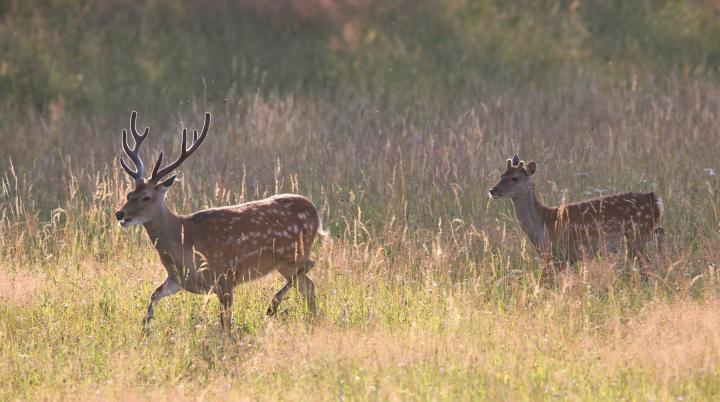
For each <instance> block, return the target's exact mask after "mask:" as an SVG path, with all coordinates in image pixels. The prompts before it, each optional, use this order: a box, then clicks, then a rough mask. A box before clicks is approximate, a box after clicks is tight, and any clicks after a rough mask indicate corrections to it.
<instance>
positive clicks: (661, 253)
mask: <svg viewBox="0 0 720 402" xmlns="http://www.w3.org/2000/svg"><path fill="white" fill-rule="evenodd" d="M653 233H654V234H655V243H657V249H658V257H659V258H660V264H661V265H663V266H664V265H665V251H666V249H665V229H663V228H661V227H657V228H655V230H654V231H653Z"/></svg>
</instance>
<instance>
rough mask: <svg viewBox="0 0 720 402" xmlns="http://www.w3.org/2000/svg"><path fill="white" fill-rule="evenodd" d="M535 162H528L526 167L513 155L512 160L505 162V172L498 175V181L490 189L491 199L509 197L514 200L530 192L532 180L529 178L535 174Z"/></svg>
mask: <svg viewBox="0 0 720 402" xmlns="http://www.w3.org/2000/svg"><path fill="white" fill-rule="evenodd" d="M536 167H537V166H536V164H535V162H528V163H527V165H526V164H525V162H524V161H521V160H520V157H519V156H517V154H515V156H513V157H512V159H508V160H507V165H506V168H505V172H504V173H503V174H501V175H500V181H499V182H498V184H496V185H495V186H494V187H492V188H491V189H490V192H489V194H490V196H491V197H492V198H501V197H510V198H516V197H519V196H521V195H522V194H525V193H527V192H529V191H532V180H531V178H530V176H532V175H533V173H535V168H536Z"/></svg>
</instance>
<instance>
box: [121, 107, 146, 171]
mask: <svg viewBox="0 0 720 402" xmlns="http://www.w3.org/2000/svg"><path fill="white" fill-rule="evenodd" d="M136 121H137V112H136V111H134V110H133V112H132V114H130V131H131V132H132V136H133V139H134V140H135V147H134V148H132V149H131V148H130V146H129V145H128V139H127V131H126V130H125V129H123V130H122V136H123V143H122V145H123V149H124V150H125V153H126V154H127V156H128V157H130V160H132V161H133V163H134V164H135V169H136V170H132V169H130V167H129V166H128V165H127V164H126V163H125V160H124V159H123V158H122V157H121V158H120V165H122V167H123V169H125V171H126V172H127V174H129V175H130V177H132V178H133V179H135V180H142V177H143V173H144V172H145V167H144V166H143V163H142V160H141V159H140V155H139V154H140V146H142V143H143V141H145V139H146V138H147V136H148V132H149V131H150V128H149V127H145V131H144V132H143V133H142V135H140V134H138V131H137V127H136V126H135V123H136Z"/></svg>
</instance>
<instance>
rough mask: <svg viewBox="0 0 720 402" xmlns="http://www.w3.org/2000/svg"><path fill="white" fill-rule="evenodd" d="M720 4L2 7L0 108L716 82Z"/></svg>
mask: <svg viewBox="0 0 720 402" xmlns="http://www.w3.org/2000/svg"><path fill="white" fill-rule="evenodd" d="M719 10H720V2H718V1H708V0H689V1H650V0H634V1H619V0H532V1H529V0H520V1H505V0H474V1H470V0H395V1H385V0H280V1H261V0H238V1H231V0H186V1H180V0H174V1H173V0H170V1H165V0H163V1H159V0H155V1H153V0H149V1H130V0H106V1H102V2H98V1H91V0H81V1H70V0H42V1H39V0H0V93H1V94H2V98H1V99H0V105H1V106H0V107H2V109H3V110H5V111H26V110H28V109H32V110H35V111H39V112H40V113H44V112H47V111H51V110H52V108H61V109H70V110H72V111H73V112H74V113H81V114H83V115H86V116H97V115H98V114H102V113H104V112H108V111H112V110H116V109H118V108H120V109H122V110H123V113H125V112H126V109H127V108H128V107H129V105H132V107H134V108H138V109H142V110H145V111H148V112H153V113H169V112H173V111H177V110H178V105H182V104H184V103H189V102H197V101H201V102H213V103H218V102H221V101H223V100H228V99H232V98H233V97H240V96H242V95H243V94H245V93H248V92H250V93H254V92H256V91H258V90H259V91H260V92H261V93H267V92H270V91H274V92H279V93H287V92H292V93H295V94H303V95H309V96H313V95H314V94H322V96H328V94H334V93H337V92H338V91H340V92H343V93H355V94H368V93H369V94H373V95H379V96H381V97H384V98H385V99H386V100H387V101H389V102H403V101H407V100H410V99H418V98H420V99H435V100H436V101H437V104H441V103H442V102H447V101H455V100H458V99H466V98H468V97H477V96H479V95H482V94H486V95H487V94H492V93H494V92H496V91H498V89H499V88H500V89H502V91H507V90H508V88H520V89H522V88H526V87H527V86H528V85H530V86H541V87H542V86H547V85H551V86H561V85H563V84H564V83H565V82H566V81H567V80H568V79H572V78H571V77H573V76H576V75H578V74H582V75H585V76H588V75H589V76H592V77H595V78H598V77H600V78H602V77H609V78H611V79H616V78H618V77H626V76H628V75H640V76H644V77H648V76H649V77H662V76H663V75H665V74H674V75H679V76H682V77H687V76H697V75H700V76H703V77H710V78H711V79H714V78H715V77H716V76H717V74H718V71H719V68H720V17H719V13H720V11H719ZM179 84H181V85H179Z"/></svg>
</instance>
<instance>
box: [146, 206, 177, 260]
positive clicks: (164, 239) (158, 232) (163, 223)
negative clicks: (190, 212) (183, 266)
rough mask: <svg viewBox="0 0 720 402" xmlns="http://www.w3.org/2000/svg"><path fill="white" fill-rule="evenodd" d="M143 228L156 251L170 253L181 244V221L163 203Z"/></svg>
mask: <svg viewBox="0 0 720 402" xmlns="http://www.w3.org/2000/svg"><path fill="white" fill-rule="evenodd" d="M143 226H145V231H146V232H147V234H148V236H149V237H150V241H151V242H152V244H153V246H155V248H156V249H158V250H166V251H170V252H172V251H175V250H174V249H175V248H177V246H180V245H181V243H182V236H183V234H182V233H181V232H182V231H181V219H180V217H179V216H177V215H175V214H174V213H173V212H172V211H171V210H170V209H169V208H168V207H167V205H166V204H165V202H164V201H163V203H162V207H161V208H160V210H159V211H158V212H157V213H156V214H155V215H154V216H153V218H152V219H151V220H150V221H148V222H146V223H144V224H143Z"/></svg>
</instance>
